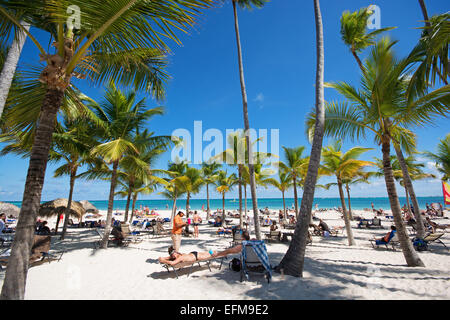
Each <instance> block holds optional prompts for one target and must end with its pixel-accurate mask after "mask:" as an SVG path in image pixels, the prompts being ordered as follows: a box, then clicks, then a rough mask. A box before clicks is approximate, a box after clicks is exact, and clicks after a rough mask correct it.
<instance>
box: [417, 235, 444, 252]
mask: <svg viewBox="0 0 450 320" xmlns="http://www.w3.org/2000/svg"><path fill="white" fill-rule="evenodd" d="M443 235H444V233H442V232H439V233H430V234H428V235H426V236H425V237H424V238H423V240H424V241H425V242H426V243H427V244H430V243H433V242H435V241H437V242H438V243H440V244H442V245H443V246H444V247H445V248H446V249H447V250H449V249H448V248H447V246H446V245H445V243H444V242H442V240H441V239H440V238H441V237H442V236H443Z"/></svg>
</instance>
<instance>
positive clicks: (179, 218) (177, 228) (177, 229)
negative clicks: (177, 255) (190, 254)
mask: <svg viewBox="0 0 450 320" xmlns="http://www.w3.org/2000/svg"><path fill="white" fill-rule="evenodd" d="M183 216H184V213H183V212H182V211H179V212H178V214H177V215H176V216H175V218H173V228H172V242H173V247H174V249H175V251H178V252H179V251H180V246H181V233H182V232H183V227H185V226H186V225H187V223H186V222H184V221H183Z"/></svg>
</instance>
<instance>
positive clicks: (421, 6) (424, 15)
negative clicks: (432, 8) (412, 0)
mask: <svg viewBox="0 0 450 320" xmlns="http://www.w3.org/2000/svg"><path fill="white" fill-rule="evenodd" d="M419 4H420V9H421V10H422V15H423V19H424V20H425V25H426V26H427V27H429V26H430V19H429V18H428V12H427V7H426V6H425V2H424V1H423V0H419Z"/></svg>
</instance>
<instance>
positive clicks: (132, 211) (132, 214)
mask: <svg viewBox="0 0 450 320" xmlns="http://www.w3.org/2000/svg"><path fill="white" fill-rule="evenodd" d="M136 200H137V193H135V194H133V202H132V204H131V217H130V223H132V222H133V218H134V210H135V209H136Z"/></svg>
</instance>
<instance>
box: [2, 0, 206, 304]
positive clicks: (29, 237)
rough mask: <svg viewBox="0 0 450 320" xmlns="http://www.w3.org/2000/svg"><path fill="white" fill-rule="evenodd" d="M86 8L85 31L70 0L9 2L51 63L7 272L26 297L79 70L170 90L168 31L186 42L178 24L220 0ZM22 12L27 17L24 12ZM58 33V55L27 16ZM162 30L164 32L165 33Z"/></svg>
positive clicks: (5, 10)
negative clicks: (61, 117)
mask: <svg viewBox="0 0 450 320" xmlns="http://www.w3.org/2000/svg"><path fill="white" fill-rule="evenodd" d="M71 4H72V5H75V6H78V7H79V8H80V20H81V21H83V23H82V24H81V26H80V27H81V29H80V30H74V29H73V25H71V23H68V21H69V22H71V21H72V20H71V19H70V14H71V13H68V12H67V7H66V6H67V3H66V2H65V1H54V2H51V3H48V1H43V0H36V1H25V0H18V1H2V2H1V3H0V15H1V17H2V27H5V26H12V25H15V26H16V27H17V28H19V29H21V30H22V31H23V32H25V33H26V34H27V36H28V38H29V39H30V40H31V41H32V42H33V43H34V44H35V45H36V47H37V48H38V50H39V52H40V57H41V58H42V59H43V60H44V61H46V62H47V66H46V67H45V68H44V69H43V70H42V73H41V76H40V78H39V80H40V81H41V82H42V83H44V84H45V85H46V88H45V96H44V98H43V100H42V101H41V112H40V118H39V122H38V125H37V128H36V134H35V139H34V144H33V148H32V151H31V156H30V163H29V168H28V175H27V179H26V182H25V188H24V196H23V200H22V207H21V213H20V218H19V221H18V225H17V230H18V232H16V236H15V239H14V243H13V245H12V248H11V259H10V260H9V263H8V269H7V271H6V275H5V281H4V284H3V288H2V294H1V297H2V298H3V299H23V296H24V292H25V282H26V274H27V269H28V257H29V255H30V252H31V250H30V248H31V246H32V243H33V226H34V222H35V220H36V216H37V212H38V209H39V203H40V200H41V192H42V188H43V183H44V176H45V169H46V166H47V161H48V154H49V150H50V145H51V140H52V133H53V131H54V127H55V122H56V121H55V118H56V114H57V112H58V110H59V108H60V107H61V104H62V102H63V98H64V95H65V94H66V93H67V91H70V89H69V88H70V86H71V79H72V77H74V76H75V77H79V78H87V79H89V80H91V81H92V82H93V83H96V84H101V83H104V82H105V81H109V80H110V79H115V80H117V81H118V82H120V83H121V84H123V85H131V84H132V85H134V86H135V87H136V88H139V89H144V90H146V91H147V92H150V93H152V94H153V95H154V96H156V97H157V98H162V97H163V95H164V89H163V85H164V81H165V79H167V75H166V74H165V73H164V72H163V71H162V68H163V67H164V64H165V60H164V55H165V52H167V51H168V47H167V45H166V44H165V43H164V42H163V41H162V38H163V37H168V38H169V39H174V40H175V41H177V42H178V39H177V38H176V35H175V34H174V32H173V29H174V28H176V29H179V30H186V28H188V27H189V26H191V25H192V24H193V23H194V21H195V20H194V17H195V16H196V14H197V13H199V12H200V10H201V9H203V8H206V7H208V6H209V5H210V4H212V0H186V1H183V2H182V3H178V4H177V5H174V4H173V3H172V2H167V1H163V2H161V1H158V2H154V1H150V2H149V1H145V0H123V1H116V2H114V3H110V4H109V5H108V6H105V4H104V1H99V0H91V1H89V2H86V1H81V0H74V1H71ZM17 12H20V13H21V15H20V19H19V16H18V15H17V14H16V13H17ZM42 17H45V23H44V28H43V29H44V30H45V31H46V32H47V34H49V35H50V36H51V38H52V39H56V42H55V43H54V47H55V51H56V53H55V54H49V53H48V52H46V51H45V49H44V48H45V47H47V45H46V43H45V44H41V43H40V42H39V41H38V40H37V39H36V37H34V36H33V35H32V34H31V33H30V32H29V31H27V30H26V29H25V28H24V27H23V26H22V25H21V23H20V21H24V22H25V23H29V24H30V26H32V27H33V26H37V27H39V26H40V25H41V22H42V20H43V18H42ZM161 35H162V36H163V37H161Z"/></svg>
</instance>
